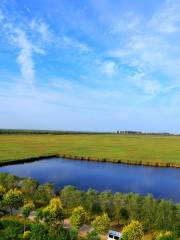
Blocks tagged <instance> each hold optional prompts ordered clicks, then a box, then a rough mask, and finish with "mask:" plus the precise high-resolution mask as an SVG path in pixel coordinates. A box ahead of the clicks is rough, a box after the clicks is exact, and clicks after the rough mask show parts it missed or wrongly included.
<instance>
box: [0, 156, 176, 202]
mask: <svg viewBox="0 0 180 240" xmlns="http://www.w3.org/2000/svg"><path fill="white" fill-rule="evenodd" d="M0 172H9V173H12V174H15V175H17V176H20V177H32V178H34V179H37V180H38V181H39V182H40V183H45V182H52V183H54V184H55V186H56V187H57V188H62V187H64V186H65V185H73V186H76V187H78V188H79V189H82V190H87V189H88V188H90V187H91V188H95V189H96V190H99V191H101V190H107V189H110V190H112V191H113V192H115V191H119V192H137V193H139V194H143V195H144V194H147V193H151V194H153V195H154V197H156V198H166V199H172V200H174V201H178V202H180V169H175V168H154V167H143V166H132V165H125V164H112V163H100V162H89V161H79V160H68V159H62V158H52V159H44V160H40V161H35V162H31V163H22V164H15V165H9V166H4V167H0Z"/></svg>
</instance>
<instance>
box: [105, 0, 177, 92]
mask: <svg viewBox="0 0 180 240" xmlns="http://www.w3.org/2000/svg"><path fill="white" fill-rule="evenodd" d="M179 11H180V1H179V0H178V1H175V0H166V1H165V3H164V4H163V5H162V7H161V8H160V9H159V10H158V11H156V12H155V13H154V14H153V15H152V16H151V17H150V18H149V19H144V20H143V23H142V22H141V24H139V20H140V18H137V19H138V20H137V21H135V23H136V22H137V23H138V24H134V25H133V27H132V28H129V27H128V26H129V24H131V23H133V18H134V16H133V15H132V16H131V15H129V19H127V21H124V22H123V28H122V27H120V28H119V29H118V33H121V35H120V41H121V42H122V41H123V40H124V41H123V43H124V45H123V47H121V48H119V47H118V46H117V47H116V48H114V49H112V50H110V51H109V52H108V55H109V56H110V57H113V58H116V59H119V60H120V61H121V63H122V64H125V65H127V66H129V67H130V68H131V67H132V68H133V72H134V73H133V72H131V73H130V75H129V76H128V79H129V80H130V79H131V80H132V83H133V84H135V85H136V86H138V87H139V88H141V89H142V90H144V93H145V94H150V95H153V96H156V95H158V94H159V93H161V92H166V91H168V90H169V91H171V90H172V89H174V86H175V85H179V86H180V79H179V77H178V75H179V74H178V72H179V70H178V68H179V67H178V66H179V65H180V47H179V45H178V44H177V42H178V39H179V34H177V32H178V31H179V28H180V17H179ZM135 19H136V17H135ZM120 22H121V21H120ZM126 29H127V30H126ZM125 31H126V32H129V31H130V34H128V35H127V34H125V33H124V32H125ZM165 33H166V35H165ZM111 34H114V33H113V31H112V32H111ZM124 34H125V35H124ZM167 34H168V35H169V36H168V37H167ZM123 35H124V39H123ZM161 75H162V76H163V77H160V76H161Z"/></svg>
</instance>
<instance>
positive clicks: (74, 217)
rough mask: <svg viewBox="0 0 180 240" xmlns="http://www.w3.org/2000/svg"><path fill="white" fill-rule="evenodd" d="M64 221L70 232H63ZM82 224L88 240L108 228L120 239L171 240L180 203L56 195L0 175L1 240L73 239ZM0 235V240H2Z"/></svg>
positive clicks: (178, 226) (49, 188) (179, 220)
mask: <svg viewBox="0 0 180 240" xmlns="http://www.w3.org/2000/svg"><path fill="white" fill-rule="evenodd" d="M64 219H69V220H70V223H71V228H64ZM84 223H87V224H89V225H91V226H92V228H93V231H91V232H90V233H88V235H87V236H86V239H87V240H99V234H102V233H107V231H108V230H109V229H111V225H117V226H118V227H119V230H120V229H121V230H122V235H123V240H142V239H143V236H144V234H145V233H148V232H154V233H156V234H155V235H156V236H155V237H154V240H175V239H178V237H179V236H180V205H179V204H175V203H173V202H171V201H166V200H157V199H154V198H153V196H151V195H147V196H145V197H144V196H140V195H138V194H134V193H129V194H123V193H119V192H117V193H114V194H113V193H112V192H111V191H104V192H97V191H96V190H94V189H89V190H88V191H87V192H84V191H80V190H78V189H76V188H75V187H73V186H66V187H64V188H63V189H61V190H60V191H59V192H58V193H57V192H56V191H55V189H54V186H53V185H52V184H50V183H46V184H43V185H40V184H39V183H38V182H37V181H35V180H33V179H30V178H23V179H21V178H17V177H16V176H13V175H11V174H7V173H0V240H2V239H3V240H4V239H16V240H18V239H27V240H36V239H37V240H45V239H46V240H47V239H48V240H54V239H56V240H59V239H63V240H64V239H67V240H73V239H74V240H75V239H78V230H79V228H81V226H82V225H83V224H84ZM1 236H2V237H1Z"/></svg>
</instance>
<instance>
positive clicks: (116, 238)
mask: <svg viewBox="0 0 180 240" xmlns="http://www.w3.org/2000/svg"><path fill="white" fill-rule="evenodd" d="M121 237H122V233H120V232H116V231H113V230H110V231H109V232H108V238H107V240H112V239H114V240H119V239H121Z"/></svg>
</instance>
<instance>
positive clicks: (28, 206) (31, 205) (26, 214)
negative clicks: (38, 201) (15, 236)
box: [22, 201, 35, 232]
mask: <svg viewBox="0 0 180 240" xmlns="http://www.w3.org/2000/svg"><path fill="white" fill-rule="evenodd" d="M34 208H35V206H34V203H33V202H32V201H30V202H28V203H26V204H25V205H24V206H23V209H22V215H23V217H24V232H25V230H26V221H27V218H28V217H29V215H30V213H31V211H32V210H33V209H34Z"/></svg>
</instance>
